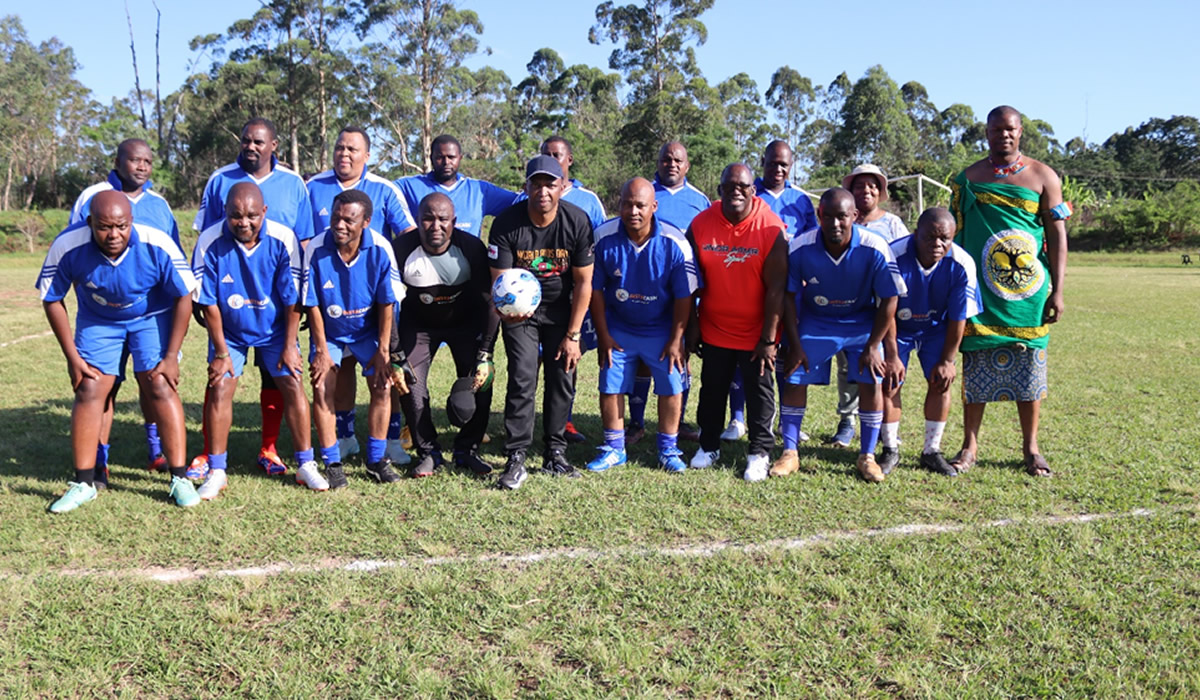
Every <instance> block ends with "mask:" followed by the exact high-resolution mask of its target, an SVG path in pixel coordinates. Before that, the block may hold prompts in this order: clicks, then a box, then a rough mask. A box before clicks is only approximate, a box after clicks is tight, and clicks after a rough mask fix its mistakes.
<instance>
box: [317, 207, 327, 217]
mask: <svg viewBox="0 0 1200 700" xmlns="http://www.w3.org/2000/svg"><path fill="white" fill-rule="evenodd" d="M317 213H318V214H320V215H321V216H329V210H328V209H326V208H325V207H321V211H319V212H317Z"/></svg>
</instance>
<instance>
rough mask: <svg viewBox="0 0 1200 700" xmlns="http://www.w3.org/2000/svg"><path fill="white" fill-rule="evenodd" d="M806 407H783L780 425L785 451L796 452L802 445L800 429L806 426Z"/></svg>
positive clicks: (780, 410)
mask: <svg viewBox="0 0 1200 700" xmlns="http://www.w3.org/2000/svg"><path fill="white" fill-rule="evenodd" d="M805 410H806V408H805V407H804V406H781V407H780V408H779V413H780V423H781V426H780V427H781V428H782V429H783V430H782V432H783V449H785V450H794V449H796V448H797V446H799V445H800V427H801V426H802V425H804V412H805Z"/></svg>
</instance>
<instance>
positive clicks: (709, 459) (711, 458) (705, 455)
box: [688, 447, 721, 469]
mask: <svg viewBox="0 0 1200 700" xmlns="http://www.w3.org/2000/svg"><path fill="white" fill-rule="evenodd" d="M720 458H721V451H720V450H713V451H712V452H705V451H704V448H703V447H701V448H700V449H698V450H696V454H695V455H694V456H693V457H692V461H691V462H689V463H688V466H689V467H691V468H692V469H708V468H709V467H711V466H712V465H714V464H716V463H717V460H718V459H720Z"/></svg>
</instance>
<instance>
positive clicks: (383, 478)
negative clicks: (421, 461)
mask: <svg viewBox="0 0 1200 700" xmlns="http://www.w3.org/2000/svg"><path fill="white" fill-rule="evenodd" d="M367 474H370V475H371V477H372V478H374V479H375V481H378V482H379V483H381V484H394V483H396V482H397V481H400V475H399V474H397V473H396V470H395V469H392V460H390V459H388V458H387V457H384V458H383V459H381V460H379V461H378V462H372V463H371V464H368V465H367Z"/></svg>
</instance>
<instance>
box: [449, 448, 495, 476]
mask: <svg viewBox="0 0 1200 700" xmlns="http://www.w3.org/2000/svg"><path fill="white" fill-rule="evenodd" d="M454 466H456V467H458V468H460V469H470V470H471V473H472V474H474V475H475V476H487V475H488V474H491V473H492V465H490V464H488V463H487V462H485V461H483V460H482V459H480V458H479V454H478V453H476V452H475V450H469V451H466V452H455V453H454Z"/></svg>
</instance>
